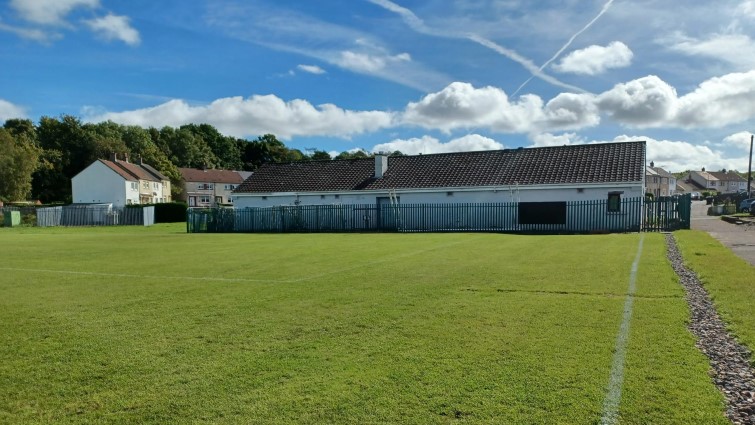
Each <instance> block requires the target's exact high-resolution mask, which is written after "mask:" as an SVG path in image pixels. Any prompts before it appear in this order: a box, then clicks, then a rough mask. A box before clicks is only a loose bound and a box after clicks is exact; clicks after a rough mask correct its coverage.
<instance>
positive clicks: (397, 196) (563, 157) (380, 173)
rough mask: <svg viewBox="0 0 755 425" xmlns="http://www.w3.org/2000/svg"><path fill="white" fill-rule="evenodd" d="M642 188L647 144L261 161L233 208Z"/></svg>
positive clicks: (640, 191) (634, 192)
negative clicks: (278, 161)
mask: <svg viewBox="0 0 755 425" xmlns="http://www.w3.org/2000/svg"><path fill="white" fill-rule="evenodd" d="M644 190H645V142H644V141H639V142H625V143H605V144H589V145H571V146H559V147H538V148H518V149H505V150H496V151H479V152H457V153H442V154H430V155H411V156H397V157H388V156H385V155H377V156H375V157H374V158H364V159H346V160H325V161H311V162H296V163H288V164H265V165H263V166H262V167H260V169H258V170H257V171H256V172H255V173H254V174H253V175H252V176H251V177H249V178H248V179H246V180H245V181H244V182H243V183H242V184H241V185H240V186H239V187H238V188H237V189H236V190H235V191H234V193H233V198H234V207H235V208H237V209H241V208H246V207H269V206H278V205H323V204H325V205H327V204H377V205H381V204H386V203H389V202H400V203H401V204H423V203H424V204H451V203H487V202H569V201H587V200H606V201H608V205H609V211H608V212H616V211H611V208H615V206H618V205H620V200H621V199H622V198H639V197H643V196H644V193H645V192H644Z"/></svg>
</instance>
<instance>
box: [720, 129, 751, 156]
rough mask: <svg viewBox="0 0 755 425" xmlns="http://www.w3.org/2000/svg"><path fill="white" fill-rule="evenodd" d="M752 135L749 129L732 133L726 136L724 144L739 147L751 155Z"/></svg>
mask: <svg viewBox="0 0 755 425" xmlns="http://www.w3.org/2000/svg"><path fill="white" fill-rule="evenodd" d="M751 137H752V133H750V132H749V131H740V132H739V133H734V134H732V135H729V136H726V137H724V140H723V141H722V142H723V143H722V144H723V145H724V146H734V147H736V148H737V149H743V150H745V151H746V152H747V153H748V155H749V152H750V138H751Z"/></svg>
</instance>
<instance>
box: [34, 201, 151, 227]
mask: <svg viewBox="0 0 755 425" xmlns="http://www.w3.org/2000/svg"><path fill="white" fill-rule="evenodd" d="M153 224H155V207H153V206H148V207H113V206H110V205H67V206H59V207H48V208H38V209H37V226H39V227H50V226H116V225H126V226H151V225H153Z"/></svg>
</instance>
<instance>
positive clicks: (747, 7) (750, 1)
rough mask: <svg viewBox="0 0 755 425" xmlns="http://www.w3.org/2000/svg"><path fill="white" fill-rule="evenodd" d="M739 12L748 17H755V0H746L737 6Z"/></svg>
mask: <svg viewBox="0 0 755 425" xmlns="http://www.w3.org/2000/svg"><path fill="white" fill-rule="evenodd" d="M737 14H738V15H744V17H746V18H755V0H745V1H743V2H742V3H740V4H739V6H738V7H737Z"/></svg>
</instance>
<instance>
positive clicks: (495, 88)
mask: <svg viewBox="0 0 755 425" xmlns="http://www.w3.org/2000/svg"><path fill="white" fill-rule="evenodd" d="M754 18H755V0H719V1H716V2H710V1H698V0H688V1H685V2H684V6H683V7H682V6H680V5H678V3H676V2H670V1H668V0H633V1H628V0H627V1H622V0H558V1H555V0H554V1H551V0H542V1H526V0H424V1H418V0H348V1H344V0H318V1H304V0H299V1H292V0H275V1H272V0H180V1H178V0H161V1H153V0H149V1H147V0H130V1H115V0H2V2H1V3H0V122H2V121H4V120H6V119H10V118H29V119H31V120H33V121H35V122H37V121H38V120H39V118H40V117H42V116H50V117H57V116H61V115H63V114H67V115H75V116H77V117H79V118H80V119H81V120H82V121H84V122H100V121H104V120H112V121H114V122H118V123H121V124H127V125H139V126H142V127H150V126H153V127H158V128H159V127H163V126H166V125H168V126H173V127H177V126H180V125H183V124H188V123H209V124H212V125H213V126H215V127H216V128H218V130H220V131H221V132H222V133H224V134H227V135H232V136H235V137H241V138H246V139H249V140H253V139H255V138H256V137H258V136H260V135H262V134H266V133H272V134H275V135H276V136H277V137H278V138H279V139H280V140H282V141H284V142H285V143H286V145H287V146H289V147H293V148H298V149H300V150H302V151H305V152H312V151H313V150H314V149H319V150H325V151H328V152H334V153H335V152H342V151H347V150H352V149H357V148H361V149H365V150H367V151H370V152H378V151H394V150H400V151H402V152H404V153H407V154H418V153H425V154H427V153H435V152H452V151H467V150H487V149H504V148H518V147H535V146H561V145H567V144H583V143H595V142H623V141H630V140H645V141H647V143H648V145H647V160H648V162H650V161H653V162H654V163H655V165H656V166H661V167H663V168H665V169H667V170H668V171H672V172H677V171H684V170H687V169H693V170H699V169H701V168H703V167H705V168H706V169H707V170H720V169H724V168H725V169H727V170H732V169H736V170H739V171H747V167H748V160H749V150H750V132H751V131H753V130H755V40H754V39H753V37H755V26H753V25H748V24H750V23H751V22H752V21H753V19H754Z"/></svg>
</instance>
